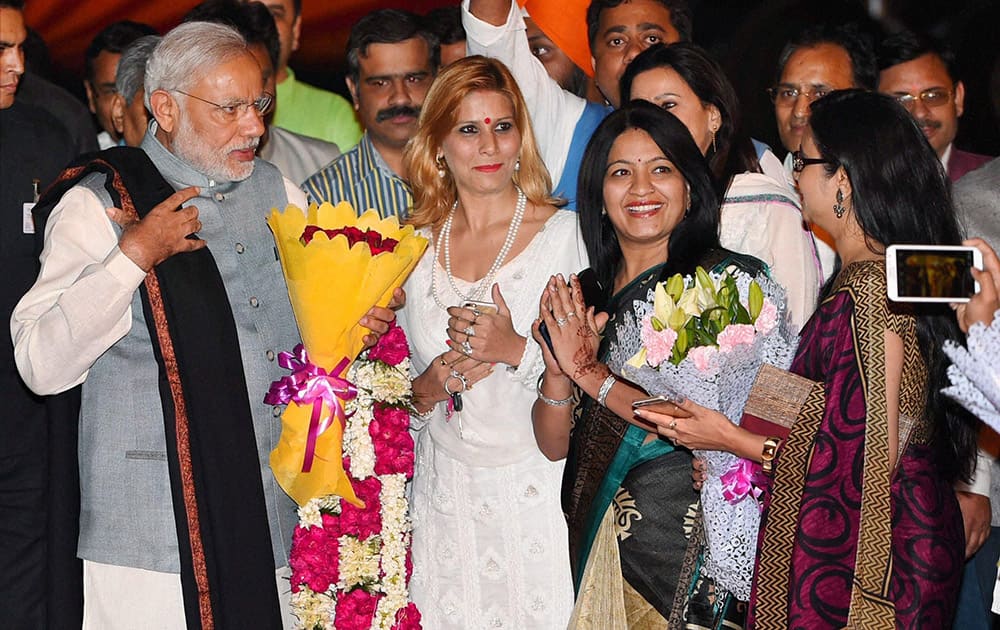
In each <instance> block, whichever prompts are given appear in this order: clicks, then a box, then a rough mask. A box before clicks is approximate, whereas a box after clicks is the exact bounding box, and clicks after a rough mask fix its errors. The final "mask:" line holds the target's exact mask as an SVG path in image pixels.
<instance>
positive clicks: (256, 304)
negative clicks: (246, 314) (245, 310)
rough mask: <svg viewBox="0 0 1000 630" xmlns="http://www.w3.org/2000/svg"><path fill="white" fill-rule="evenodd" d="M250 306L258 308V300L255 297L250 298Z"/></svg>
mask: <svg viewBox="0 0 1000 630" xmlns="http://www.w3.org/2000/svg"><path fill="white" fill-rule="evenodd" d="M250 306H252V307H254V308H257V307H258V306H260V300H258V299H257V298H256V297H252V298H250Z"/></svg>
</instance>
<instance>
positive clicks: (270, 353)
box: [264, 350, 274, 361]
mask: <svg viewBox="0 0 1000 630" xmlns="http://www.w3.org/2000/svg"><path fill="white" fill-rule="evenodd" d="M264 356H266V357H267V360H268V361H274V350H268V351H267V352H265V353H264Z"/></svg>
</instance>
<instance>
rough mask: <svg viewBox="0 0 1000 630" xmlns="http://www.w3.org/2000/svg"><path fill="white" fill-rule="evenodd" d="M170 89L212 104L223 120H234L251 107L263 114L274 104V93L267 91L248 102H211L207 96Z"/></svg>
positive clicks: (260, 114)
mask: <svg viewBox="0 0 1000 630" xmlns="http://www.w3.org/2000/svg"><path fill="white" fill-rule="evenodd" d="M171 91H172V92H177V93H179V94H183V95H184V96H190V97H191V98H193V99H195V100H198V101H201V102H202V103H207V104H209V105H211V106H213V107H214V108H215V113H216V115H217V116H218V117H219V118H220V119H222V120H223V121H225V122H234V121H236V120H237V119H239V118H240V117H241V116H243V115H244V114H246V113H247V112H248V111H250V108H251V107H252V108H253V110H254V111H255V112H256V113H257V115H259V116H265V115H267V113H268V112H269V111H271V106H272V105H274V95H273V94H268V93H267V92H264V93H263V94H261V95H260V96H258V97H257V98H256V99H254V100H252V101H249V102H247V101H241V100H237V101H232V102H230V103H224V104H220V103H215V102H212V101H210V100H208V99H207V98H202V97H200V96H195V95H194V94H190V93H188V92H185V91H184V90H171Z"/></svg>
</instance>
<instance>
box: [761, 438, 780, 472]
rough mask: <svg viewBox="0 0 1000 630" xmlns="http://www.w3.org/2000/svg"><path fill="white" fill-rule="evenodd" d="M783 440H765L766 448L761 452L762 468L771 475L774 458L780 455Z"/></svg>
mask: <svg viewBox="0 0 1000 630" xmlns="http://www.w3.org/2000/svg"><path fill="white" fill-rule="evenodd" d="M780 444H781V438H776V437H769V438H767V439H766V440H764V448H763V449H762V450H761V452H760V467H761V468H763V469H764V472H766V473H769V472H771V470H772V469H773V468H774V456H775V455H777V454H778V446H779V445H780Z"/></svg>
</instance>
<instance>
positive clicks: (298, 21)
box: [289, 13, 302, 54]
mask: <svg viewBox="0 0 1000 630" xmlns="http://www.w3.org/2000/svg"><path fill="white" fill-rule="evenodd" d="M301 30H302V14H301V13H300V14H298V15H296V16H295V21H294V22H292V49H291V50H290V51H289V54H290V53H293V52H295V51H296V50H298V49H299V32H300V31H301Z"/></svg>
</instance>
